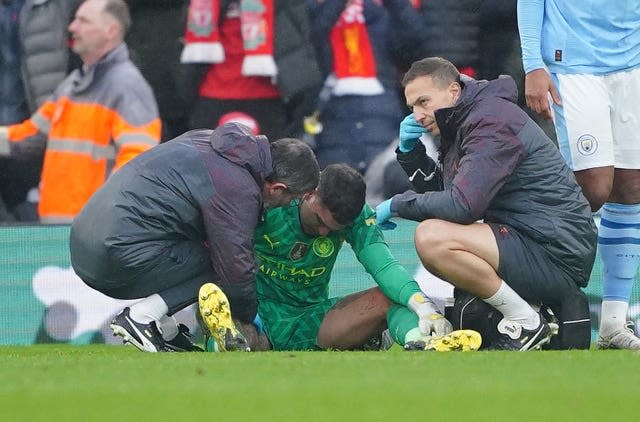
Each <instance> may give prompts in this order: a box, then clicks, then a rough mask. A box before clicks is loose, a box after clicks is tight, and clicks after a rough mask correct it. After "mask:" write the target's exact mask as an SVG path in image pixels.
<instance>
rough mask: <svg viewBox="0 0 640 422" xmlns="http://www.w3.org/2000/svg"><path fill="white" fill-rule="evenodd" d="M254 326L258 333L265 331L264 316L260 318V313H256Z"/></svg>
mask: <svg viewBox="0 0 640 422" xmlns="http://www.w3.org/2000/svg"><path fill="white" fill-rule="evenodd" d="M253 326H254V327H256V331H257V332H258V335H260V334H263V333H264V322H262V318H260V315H259V314H256V317H255V318H254V319H253Z"/></svg>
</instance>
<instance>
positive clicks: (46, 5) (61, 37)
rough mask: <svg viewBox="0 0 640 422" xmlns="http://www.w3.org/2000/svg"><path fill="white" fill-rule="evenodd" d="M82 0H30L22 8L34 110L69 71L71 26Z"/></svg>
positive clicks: (25, 69)
mask: <svg viewBox="0 0 640 422" xmlns="http://www.w3.org/2000/svg"><path fill="white" fill-rule="evenodd" d="M80 2H81V0H27V1H26V2H25V4H24V6H23V7H22V10H21V12H20V40H21V44H22V51H21V62H22V63H21V72H22V80H23V82H24V87H25V94H26V98H27V104H28V106H29V112H31V113H33V112H34V111H35V110H36V109H37V108H38V107H39V106H40V105H42V103H43V102H44V100H46V99H47V97H48V96H49V95H51V93H52V92H53V91H54V90H55V88H56V87H57V86H58V84H59V83H60V82H61V81H62V80H63V79H64V78H65V76H66V75H67V73H68V72H69V45H68V39H69V30H68V26H69V23H71V20H72V19H73V13H74V12H75V10H76V8H77V7H78V4H79V3H80Z"/></svg>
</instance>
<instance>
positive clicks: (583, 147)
mask: <svg viewBox="0 0 640 422" xmlns="http://www.w3.org/2000/svg"><path fill="white" fill-rule="evenodd" d="M597 150H598V141H597V140H596V138H594V137H593V136H592V135H582V136H581V137H579V138H578V152H579V153H580V154H582V155H593V154H595V152H596V151H597Z"/></svg>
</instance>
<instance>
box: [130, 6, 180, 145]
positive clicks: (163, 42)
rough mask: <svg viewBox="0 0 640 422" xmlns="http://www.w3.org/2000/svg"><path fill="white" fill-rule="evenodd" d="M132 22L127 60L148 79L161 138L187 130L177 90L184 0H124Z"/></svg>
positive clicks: (172, 136) (171, 136) (169, 137)
mask: <svg viewBox="0 0 640 422" xmlns="http://www.w3.org/2000/svg"><path fill="white" fill-rule="evenodd" d="M127 3H128V4H129V8H130V10H131V20H132V22H133V25H132V27H131V30H129V33H128V34H127V37H126V41H127V45H128V46H129V52H130V55H131V60H132V61H133V62H134V63H135V64H136V66H137V67H138V68H139V69H140V72H141V73H142V76H144V78H145V79H146V80H147V81H148V82H149V85H151V88H152V89H153V93H154V95H155V97H156V101H157V103H158V110H159V113H160V118H161V119H162V140H163V141H166V140H169V139H172V138H175V137H176V136H178V135H180V134H182V133H183V132H185V131H186V130H187V117H188V116H187V113H186V111H185V106H184V104H183V103H182V102H181V101H180V100H181V99H180V97H179V96H177V95H176V92H177V90H178V73H179V69H180V52H181V51H182V36H183V35H184V19H185V16H186V12H187V5H188V3H189V2H188V0H127Z"/></svg>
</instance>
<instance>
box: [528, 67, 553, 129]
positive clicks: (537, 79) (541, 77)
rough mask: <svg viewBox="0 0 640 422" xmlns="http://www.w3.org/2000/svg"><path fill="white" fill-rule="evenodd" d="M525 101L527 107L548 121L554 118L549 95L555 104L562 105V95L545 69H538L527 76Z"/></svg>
mask: <svg viewBox="0 0 640 422" xmlns="http://www.w3.org/2000/svg"><path fill="white" fill-rule="evenodd" d="M524 93H525V99H526V102H527V106H528V107H529V108H530V109H531V110H532V111H534V112H535V113H538V114H541V115H542V116H543V117H544V118H546V119H551V118H552V117H553V114H552V111H551V107H550V106H549V94H551V98H552V99H553V102H554V103H556V104H558V105H560V103H561V102H560V94H559V93H558V90H557V89H556V87H555V85H554V84H553V82H552V81H551V77H550V76H549V74H548V73H547V71H546V70H544V69H536V70H534V71H531V72H529V73H527V75H526V76H525V89H524Z"/></svg>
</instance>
